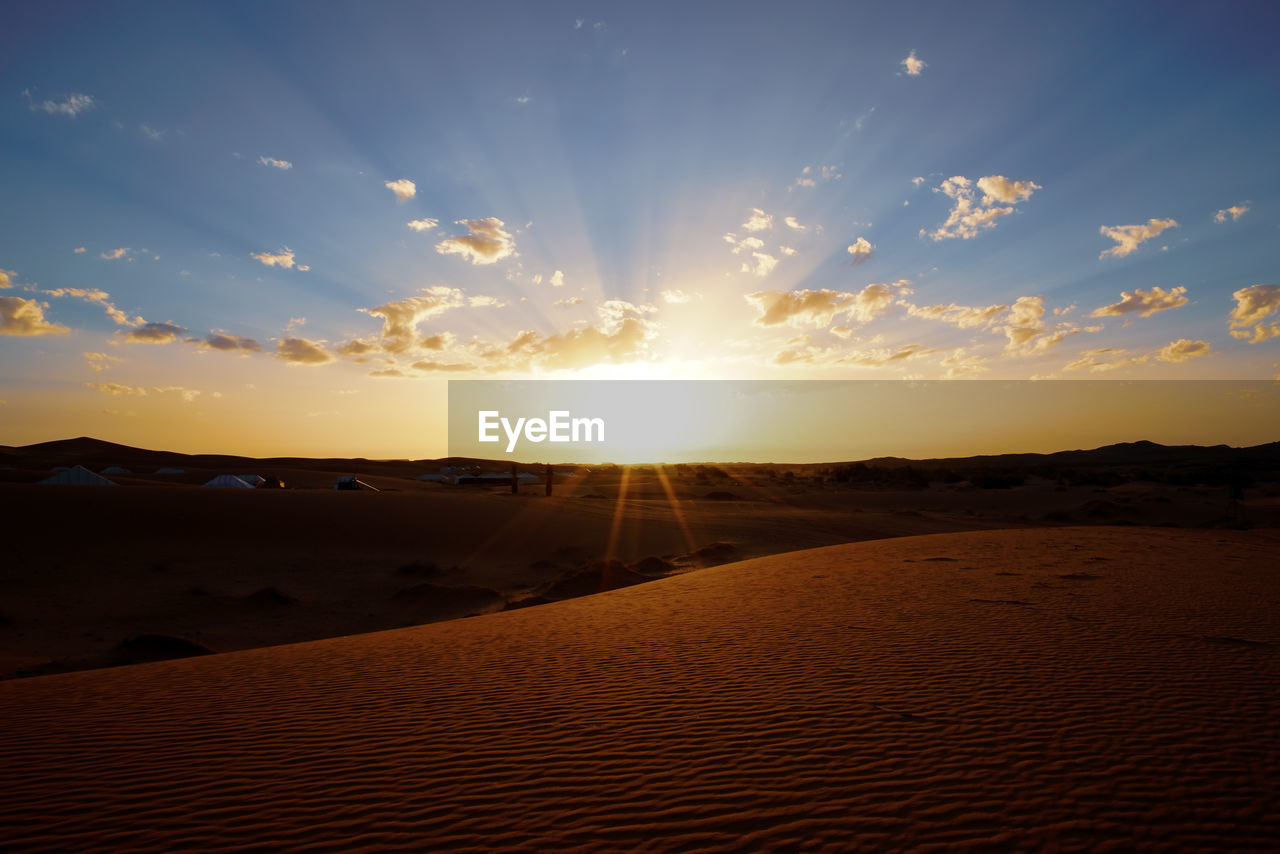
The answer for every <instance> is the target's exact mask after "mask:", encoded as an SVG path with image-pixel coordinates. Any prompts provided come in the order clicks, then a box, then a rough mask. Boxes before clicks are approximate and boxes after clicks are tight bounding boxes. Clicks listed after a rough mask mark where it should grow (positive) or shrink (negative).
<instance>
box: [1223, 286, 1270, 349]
mask: <svg viewBox="0 0 1280 854" xmlns="http://www.w3.org/2000/svg"><path fill="white" fill-rule="evenodd" d="M1231 296H1232V297H1234V298H1235V301H1236V305H1235V308H1233V309H1231V316H1230V326H1231V335H1232V337H1233V338H1250V333H1249V331H1248V327H1250V326H1252V327H1253V334H1252V338H1251V339H1250V341H1249V343H1250V344H1260V343H1262V342H1263V341H1267V340H1269V339H1271V338H1276V337H1280V323H1276V324H1271V325H1270V326H1268V325H1267V324H1265V323H1263V321H1264V320H1265V319H1266V318H1268V317H1270V316H1271V315H1272V314H1273V313H1275V312H1277V311H1280V285H1250V286H1249V287H1247V288H1241V289H1240V290H1238V291H1236V292H1235V293H1233V294H1232V295H1231Z"/></svg>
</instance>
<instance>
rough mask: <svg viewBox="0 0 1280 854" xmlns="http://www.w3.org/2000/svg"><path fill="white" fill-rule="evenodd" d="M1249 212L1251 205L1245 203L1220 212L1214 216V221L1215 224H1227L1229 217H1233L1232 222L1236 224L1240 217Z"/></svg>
mask: <svg viewBox="0 0 1280 854" xmlns="http://www.w3.org/2000/svg"><path fill="white" fill-rule="evenodd" d="M1248 210H1249V205H1248V204H1245V203H1241V204H1238V205H1232V206H1231V207H1229V208H1223V209H1222V210H1220V211H1218V212H1217V213H1216V214H1214V215H1213V219H1214V222H1226V221H1227V217H1231V221H1232V222H1234V221H1236V220H1238V219H1239V218H1240V217H1242V216H1244V215H1245V213H1247V212H1248Z"/></svg>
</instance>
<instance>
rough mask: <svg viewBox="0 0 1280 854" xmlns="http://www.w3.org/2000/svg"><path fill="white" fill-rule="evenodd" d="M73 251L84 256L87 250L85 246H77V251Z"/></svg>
mask: <svg viewBox="0 0 1280 854" xmlns="http://www.w3.org/2000/svg"><path fill="white" fill-rule="evenodd" d="M71 251H72V252H74V253H75V254H77V255H83V254H84V253H85V248H84V247H83V246H77V247H76V248H75V249H72V250H71Z"/></svg>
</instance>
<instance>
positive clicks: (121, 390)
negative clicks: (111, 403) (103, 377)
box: [85, 383, 147, 397]
mask: <svg viewBox="0 0 1280 854" xmlns="http://www.w3.org/2000/svg"><path fill="white" fill-rule="evenodd" d="M85 385H86V386H88V387H89V388H92V389H96V390H98V391H100V392H102V393H103V394H109V395H111V396H112V397H119V396H121V395H126V396H129V397H146V396H147V390H146V389H145V388H139V387H135V386H128V385H121V384H120V383H85Z"/></svg>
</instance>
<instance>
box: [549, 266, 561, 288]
mask: <svg viewBox="0 0 1280 854" xmlns="http://www.w3.org/2000/svg"><path fill="white" fill-rule="evenodd" d="M551 287H553V288H563V287H564V272H563V271H561V270H556V271H555V272H554V273H552V274H551Z"/></svg>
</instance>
